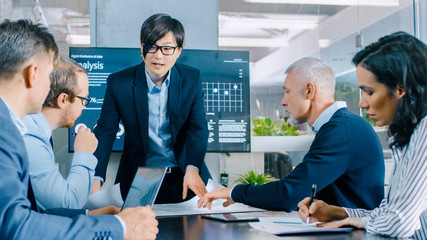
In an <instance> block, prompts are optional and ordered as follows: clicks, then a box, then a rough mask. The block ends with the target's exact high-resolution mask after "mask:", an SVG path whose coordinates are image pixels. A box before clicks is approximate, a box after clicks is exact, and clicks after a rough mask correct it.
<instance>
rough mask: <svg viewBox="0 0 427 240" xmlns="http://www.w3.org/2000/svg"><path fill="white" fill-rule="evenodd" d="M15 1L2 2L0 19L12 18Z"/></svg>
mask: <svg viewBox="0 0 427 240" xmlns="http://www.w3.org/2000/svg"><path fill="white" fill-rule="evenodd" d="M12 10H13V0H2V1H1V2H0V19H6V18H12V13H13V11H12Z"/></svg>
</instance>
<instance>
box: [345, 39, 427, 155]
mask: <svg viewBox="0 0 427 240" xmlns="http://www.w3.org/2000/svg"><path fill="white" fill-rule="evenodd" d="M353 63H354V64H355V65H356V66H359V65H360V66H361V67H363V68H365V69H366V70H368V71H370V72H371V73H373V74H374V76H375V79H376V80H377V81H378V82H380V83H382V84H384V85H385V86H386V87H387V89H388V91H389V93H390V94H392V91H393V90H394V89H396V87H397V86H399V85H400V86H402V87H403V88H404V89H405V90H406V94H405V95H404V96H403V97H402V98H401V99H400V100H399V101H398V103H397V109H396V112H395V114H394V116H393V121H392V123H391V124H390V127H389V135H390V136H391V141H390V147H392V148H393V147H394V148H400V149H401V148H403V147H405V146H406V145H407V144H408V143H409V140H410V138H411V135H412V133H413V131H414V129H415V128H416V126H417V125H418V123H419V122H420V121H421V120H422V118H424V117H425V116H426V113H427V89H426V88H427V86H426V83H427V76H426V74H427V46H426V44H425V43H423V42H422V41H420V40H418V39H417V38H415V37H413V36H411V35H409V34H408V33H405V32H396V33H393V34H390V35H387V36H384V37H382V38H380V39H379V40H378V41H377V42H375V43H372V44H370V45H369V46H367V47H366V48H365V49H363V50H361V51H360V52H358V53H357V54H356V55H355V56H354V58H353Z"/></svg>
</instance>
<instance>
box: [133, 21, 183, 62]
mask: <svg viewBox="0 0 427 240" xmlns="http://www.w3.org/2000/svg"><path fill="white" fill-rule="evenodd" d="M168 32H172V33H173V35H174V37H175V41H176V43H177V46H178V47H179V48H182V46H183V44H184V35H185V32H184V26H183V25H182V24H181V23H180V22H179V21H178V20H176V19H175V18H172V17H171V16H169V15H167V14H165V13H157V14H154V15H152V16H151V17H149V18H147V20H145V21H144V23H143V24H142V26H141V35H140V40H141V44H147V45H153V44H155V43H156V42H157V41H158V40H159V39H161V38H162V37H164V36H165V35H166V34H167V33H168ZM142 54H143V55H144V57H145V55H147V52H146V51H145V50H143V53H142Z"/></svg>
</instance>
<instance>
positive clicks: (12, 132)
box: [0, 100, 123, 239]
mask: <svg viewBox="0 0 427 240" xmlns="http://www.w3.org/2000/svg"><path fill="white" fill-rule="evenodd" d="M24 146H25V143H24V140H23V138H22V136H21V134H20V132H19V131H18V129H17V128H16V126H15V124H14V123H13V122H12V119H11V117H10V114H9V111H8V109H7V107H6V105H5V104H4V102H3V101H2V100H0V166H1V167H0V239H96V238H97V237H99V236H106V237H111V239H123V230H122V227H121V224H120V222H119V221H118V220H117V219H116V218H115V217H114V216H111V215H110V216H91V217H88V216H85V215H78V216H77V217H75V218H68V217H60V216H55V215H49V214H42V213H38V212H36V211H33V210H31V208H32V207H33V208H34V206H35V202H34V196H33V195H32V194H31V188H29V187H28V184H29V172H28V164H29V162H28V156H27V152H26V149H25V147H24ZM29 197H30V198H32V200H33V203H31V202H30V199H29Z"/></svg>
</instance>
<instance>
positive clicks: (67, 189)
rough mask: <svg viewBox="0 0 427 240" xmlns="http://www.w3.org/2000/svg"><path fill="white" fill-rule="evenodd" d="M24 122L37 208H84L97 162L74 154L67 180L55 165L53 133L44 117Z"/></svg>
mask: <svg viewBox="0 0 427 240" xmlns="http://www.w3.org/2000/svg"><path fill="white" fill-rule="evenodd" d="M23 122H24V123H25V126H26V127H27V128H28V132H27V133H26V134H24V136H23V137H24V142H25V146H26V148H27V152H28V157H29V163H30V168H29V170H30V179H31V184H32V187H33V191H34V195H35V197H36V200H37V205H38V207H39V208H42V209H51V208H82V207H83V206H84V205H85V203H86V201H87V199H88V198H89V194H90V189H91V187H92V181H93V176H94V174H95V167H96V164H97V163H98V160H97V159H96V158H95V156H93V154H90V153H88V152H75V153H74V156H73V162H72V165H71V169H70V172H69V174H68V177H67V178H66V179H65V178H64V177H63V176H62V175H61V173H60V172H59V171H58V169H57V168H56V165H55V155H54V153H53V149H52V145H51V144H50V141H49V139H50V138H51V136H52V129H51V128H50V125H49V123H48V122H47V120H46V118H45V117H44V116H43V115H42V114H41V113H40V114H33V115H27V116H25V117H24V119H23Z"/></svg>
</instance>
